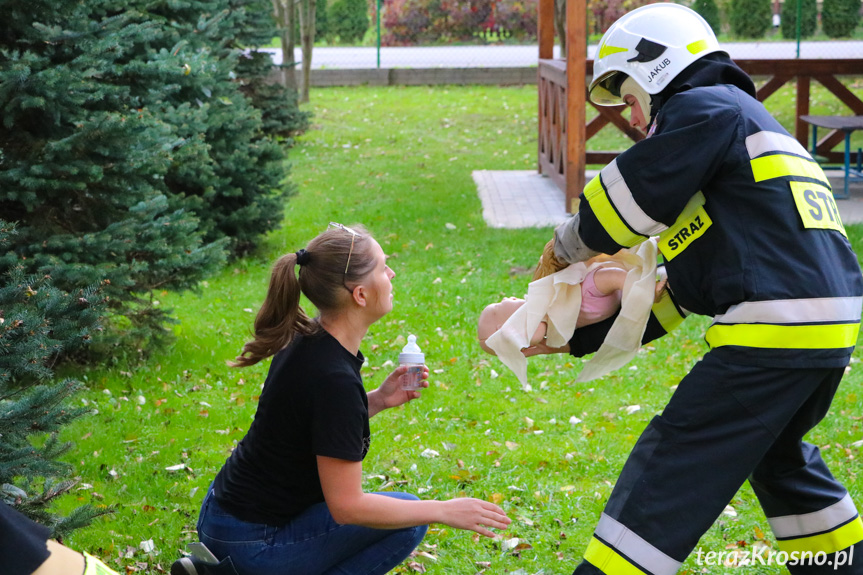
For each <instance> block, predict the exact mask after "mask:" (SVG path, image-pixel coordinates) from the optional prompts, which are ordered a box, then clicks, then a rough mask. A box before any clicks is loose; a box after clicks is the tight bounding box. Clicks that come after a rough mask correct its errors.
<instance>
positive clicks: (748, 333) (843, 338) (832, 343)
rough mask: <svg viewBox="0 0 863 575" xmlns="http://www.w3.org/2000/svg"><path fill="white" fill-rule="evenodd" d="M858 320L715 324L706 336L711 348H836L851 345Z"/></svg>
mask: <svg viewBox="0 0 863 575" xmlns="http://www.w3.org/2000/svg"><path fill="white" fill-rule="evenodd" d="M859 329H860V324H859V323H845V324H826V325H825V324H822V325H771V324H762V323H756V324H748V323H741V324H735V325H722V324H714V325H711V326H710V327H709V328H708V329H707V334H706V335H705V339H706V340H707V344H708V345H709V346H710V347H711V348H716V347H722V346H724V345H739V346H743V347H759V348H769V349H837V348H844V347H854V345H855V344H856V343H857V332H858V331H859Z"/></svg>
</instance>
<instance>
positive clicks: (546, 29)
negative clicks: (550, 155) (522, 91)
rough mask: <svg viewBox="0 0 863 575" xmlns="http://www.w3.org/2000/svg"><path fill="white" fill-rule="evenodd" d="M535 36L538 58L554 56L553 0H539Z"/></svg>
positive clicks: (539, 143) (538, 80) (539, 124)
mask: <svg viewBox="0 0 863 575" xmlns="http://www.w3.org/2000/svg"><path fill="white" fill-rule="evenodd" d="M536 35H537V38H538V39H539V59H540V60H550V59H552V58H554V0H539V13H538V14H537V31H536ZM540 74H541V71H540V68H539V67H537V71H536V85H537V86H542V79H541V78H540ZM537 105H538V108H539V109H538V113H539V115H538V116H537V118H540V121H538V122H537V123H536V124H537V130H538V131H539V133H538V134H537V136H538V137H537V139H536V141H537V146H539V148H540V149H539V150H538V153H537V155H536V171H537V172H539V173H540V174H541V173H542V162H541V161H540V157H541V156H542V153H541V149H542V129H543V123H542V120H541V118H542V100H541V98H537Z"/></svg>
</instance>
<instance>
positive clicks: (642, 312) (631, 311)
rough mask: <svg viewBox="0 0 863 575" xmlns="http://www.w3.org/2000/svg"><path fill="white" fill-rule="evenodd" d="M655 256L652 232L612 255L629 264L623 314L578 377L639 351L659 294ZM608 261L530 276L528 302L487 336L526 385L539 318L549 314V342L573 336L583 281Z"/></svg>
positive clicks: (598, 374) (625, 265) (611, 367)
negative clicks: (524, 351) (532, 278)
mask: <svg viewBox="0 0 863 575" xmlns="http://www.w3.org/2000/svg"><path fill="white" fill-rule="evenodd" d="M656 258H657V248H656V240H655V239H654V238H651V239H649V240H647V241H645V242H643V243H641V244H639V245H638V246H636V247H635V248H632V249H630V250H623V251H621V252H619V253H618V254H616V255H615V256H613V258H612V259H611V261H613V262H614V263H615V264H616V265H618V266H620V267H623V268H624V269H626V270H627V274H626V281H625V283H624V286H623V292H622V296H621V309H620V314H619V315H618V316H617V319H615V321H614V324H613V325H612V327H611V329H610V330H609V332H608V334H607V335H606V337H605V341H603V343H602V345H601V346H600V348H599V350H598V351H597V352H596V355H594V356H593V358H591V359H590V361H588V362H587V363H586V364H585V365H584V368H583V369H582V370H581V373H580V374H579V375H578V379H577V381H590V380H593V379H596V378H598V377H602V376H603V375H605V374H607V373H609V372H611V371H614V370H615V369H618V368H619V367H622V366H623V365H626V364H627V363H628V362H629V360H631V359H632V358H633V357H634V356H635V354H636V352H637V351H638V348H639V347H640V345H641V338H642V336H643V335H644V329H645V328H646V326H647V320H648V319H649V318H650V308H651V306H652V305H653V301H654V298H655V288H656ZM607 265H609V264H608V261H607V260H606V261H605V262H598V263H597V262H595V263H592V264H591V265H590V266H587V265H585V264H584V263H577V264H572V265H571V266H569V267H567V268H565V269H563V270H561V271H559V272H556V273H553V274H551V275H548V276H546V277H544V278H541V279H538V280H536V281H533V282H531V283H530V284H528V287H527V296H525V303H524V305H523V306H521V307H520V308H518V310H516V312H515V313H514V314H512V316H510V318H509V319H508V320H506V322H505V323H504V324H503V326H501V328H500V329H499V330H497V331H496V332H495V333H493V334H492V335H491V336H490V337H489V338H488V340H486V345H488V346H489V347H490V348H491V349H493V350H494V352H495V353H496V354H497V356H498V358H500V360H501V361H502V362H503V363H504V365H506V366H507V367H508V368H510V369H511V370H512V371H513V373H515V375H516V377H518V380H519V381H520V382H521V384H522V386H526V385H527V358H526V357H524V354H522V353H521V350H522V349H524V348H526V347H528V346H530V338H531V336H532V335H533V334H534V333H535V332H536V329H537V327H539V323H540V322H541V321H543V320H545V321H546V322H547V324H548V331H547V333H546V338H547V339H546V343H547V344H548V345H549V346H551V347H561V346H563V345H565V344H566V343H567V342H569V340H570V339H571V338H572V334H573V333H574V332H575V323H576V321H577V320H578V314H579V310H580V308H581V283H582V281H584V277H585V276H586V275H587V273H588V272H589V271H590V270H592V269H594V268H597V267H602V266H607Z"/></svg>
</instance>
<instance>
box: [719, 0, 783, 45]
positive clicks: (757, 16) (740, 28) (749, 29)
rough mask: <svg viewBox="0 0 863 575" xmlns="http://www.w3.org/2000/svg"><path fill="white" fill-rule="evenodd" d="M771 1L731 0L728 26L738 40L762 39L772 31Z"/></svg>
mask: <svg viewBox="0 0 863 575" xmlns="http://www.w3.org/2000/svg"><path fill="white" fill-rule="evenodd" d="M772 20H773V16H772V11H771V8H770V0H731V10H730V15H729V17H728V24H729V25H730V27H731V32H732V34H734V35H735V36H737V37H738V38H761V37H763V36H764V33H765V32H767V30H769V29H770V26H771V24H772Z"/></svg>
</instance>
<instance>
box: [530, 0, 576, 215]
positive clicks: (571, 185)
mask: <svg viewBox="0 0 863 575" xmlns="http://www.w3.org/2000/svg"><path fill="white" fill-rule="evenodd" d="M542 1H543V0H540V3H542ZM552 1H553V0H552ZM540 5H541V4H540ZM540 10H541V8H540ZM540 31H542V28H540ZM540 49H542V48H540ZM586 77H587V3H586V0H566V166H565V178H566V190H565V191H564V193H565V196H566V211H567V213H571V214H573V213H575V212H577V211H578V196H579V195H581V191H582V190H583V189H584V168H585V151H586V148H585V137H586V132H585V124H586V117H587V108H586V104H587V102H586V101H585V94H587V89H586V86H585V79H586Z"/></svg>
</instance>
